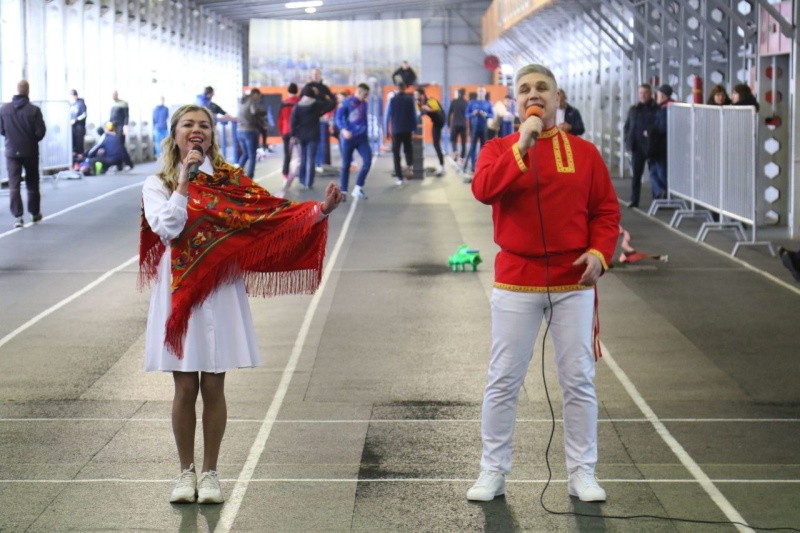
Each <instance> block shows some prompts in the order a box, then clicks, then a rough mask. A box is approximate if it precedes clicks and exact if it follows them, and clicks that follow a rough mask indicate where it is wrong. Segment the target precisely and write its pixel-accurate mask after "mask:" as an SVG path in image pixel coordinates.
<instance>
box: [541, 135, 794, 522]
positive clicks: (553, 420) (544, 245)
mask: <svg viewBox="0 0 800 533" xmlns="http://www.w3.org/2000/svg"><path fill="white" fill-rule="evenodd" d="M553 142H558V138H555V139H553ZM531 166H532V167H533V172H534V175H535V177H536V208H537V210H538V212H539V228H540V230H541V233H542V248H544V268H545V284H546V290H547V304H548V306H549V307H550V314H549V316H547V320H546V326H545V329H544V335H543V336H542V355H541V357H542V385H543V387H544V394H545V397H546V398H547V406H548V407H549V409H550V437H549V438H548V440H547V448H546V450H545V453H544V460H545V464H546V465H547V482H546V483H545V484H544V487H543V488H542V492H541V493H540V494H539V504H540V505H541V506H542V509H544V510H545V511H547V512H548V513H549V514H552V515H558V516H580V517H585V518H598V519H601V520H606V519H610V520H640V519H650V520H664V521H670V522H682V523H688V524H705V525H715V526H741V527H745V528H750V529H753V530H756V531H798V532H800V529H798V528H794V527H758V526H753V525H750V524H745V523H742V522H734V521H727V520H700V519H693V518H675V517H671V516H663V515H652V514H637V515H594V514H589V513H579V512H577V511H554V510H552V509H550V508H549V507H547V505H546V504H545V503H544V495H545V493H546V492H547V489H548V487H550V483H551V482H552V480H553V469H552V467H551V466H550V448H551V447H552V444H553V437H554V436H555V432H556V415H555V411H554V410H553V401H552V400H551V398H550V391H549V390H548V388H547V378H546V376H545V366H544V356H545V353H544V346H545V342H546V341H547V334H548V333H549V332H550V324H551V323H552V321H553V313H554V312H555V309H554V308H553V298H552V295H551V292H550V256H549V254H548V253H547V237H546V236H545V231H544V216H543V215H542V199H541V193H540V178H539V167H538V166H537V164H536V144H535V142H534V146H533V155H532V156H531ZM567 483H569V474H567Z"/></svg>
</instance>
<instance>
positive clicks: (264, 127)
mask: <svg viewBox="0 0 800 533" xmlns="http://www.w3.org/2000/svg"><path fill="white" fill-rule="evenodd" d="M264 102H265V99H264V98H262V99H261V102H260V103H259V105H260V106H261V107H262V108H263V109H264V113H266V116H267V118H266V120H265V121H264V122H262V123H261V129H260V130H259V133H260V135H261V147H260V148H258V147H257V148H256V153H257V154H258V156H259V157H258V159H259V160H260V159H261V158H263V157H266V156H267V153H272V147H271V146H270V144H269V130H270V128H274V127H275V117H274V116H272V107H271V106H269V105H264ZM256 144H258V143H257V142H256Z"/></svg>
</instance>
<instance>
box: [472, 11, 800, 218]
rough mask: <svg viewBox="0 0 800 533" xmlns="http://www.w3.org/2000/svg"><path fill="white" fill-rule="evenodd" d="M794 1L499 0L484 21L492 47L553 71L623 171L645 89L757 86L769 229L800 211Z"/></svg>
mask: <svg viewBox="0 0 800 533" xmlns="http://www.w3.org/2000/svg"><path fill="white" fill-rule="evenodd" d="M794 4H795V5H793V2H792V1H788V2H769V1H767V0H650V1H641V0H636V1H630V0H603V1H597V0H561V1H558V0H555V1H554V0H495V1H494V2H493V3H492V6H491V8H490V9H489V10H488V11H487V14H486V16H485V17H484V21H483V33H484V49H485V50H486V51H487V52H489V53H493V54H496V55H497V56H499V57H500V59H501V61H502V62H504V63H509V64H512V65H515V66H516V67H519V66H521V65H522V64H525V63H528V62H537V63H543V64H546V65H548V66H550V67H551V68H552V69H553V71H554V72H555V73H556V76H557V77H558V80H559V85H561V86H562V87H563V88H565V89H566V91H567V93H568V95H569V98H570V101H571V102H572V103H573V105H575V106H576V107H578V108H579V109H581V111H582V113H583V114H584V121H585V122H586V125H587V137H588V138H589V139H590V140H591V141H592V142H594V143H595V144H596V145H597V147H598V148H599V149H600V150H601V153H602V154H603V156H604V158H605V159H606V161H607V162H608V163H609V167H610V168H611V169H612V172H613V173H615V174H618V175H623V174H624V173H626V171H627V170H628V167H629V165H628V164H627V162H626V159H625V148H624V146H623V143H622V137H623V135H622V129H623V124H624V121H625V117H626V115H627V110H628V108H629V106H630V105H631V104H633V103H635V102H636V91H637V86H638V85H639V84H640V83H642V82H650V83H651V84H653V85H654V86H658V85H659V84H661V83H668V84H670V85H672V86H673V88H674V90H675V93H676V94H675V96H674V98H675V99H676V100H679V101H699V102H704V101H705V95H707V94H708V90H709V89H710V88H711V86H713V85H716V84H722V85H724V86H725V87H726V88H727V91H728V92H729V93H730V92H731V89H732V87H733V86H734V85H735V84H739V83H745V84H749V85H751V86H752V87H755V88H756V90H755V91H754V94H755V95H756V97H757V99H758V100H759V102H761V111H760V120H759V123H760V124H761V126H760V129H759V146H760V150H759V154H758V160H759V165H758V168H759V174H758V176H757V184H758V188H759V191H758V192H759V194H758V196H759V200H758V202H759V203H758V211H759V214H760V220H759V222H760V223H761V224H769V225H780V226H787V227H788V228H793V227H794V226H795V225H796V224H794V222H793V216H792V215H793V213H794V212H799V213H800V209H798V204H800V200H798V198H800V195H799V194H798V192H797V190H798V189H800V187H792V186H791V183H792V182H794V181H795V180H796V179H797V175H798V168H797V167H798V165H797V164H796V163H795V164H794V167H793V161H796V160H797V157H796V156H793V155H792V154H793V152H794V153H797V147H796V144H797V139H798V134H797V127H796V126H792V125H793V124H796V123H797V121H796V120H795V118H796V111H795V109H796V107H797V106H796V102H797V98H798V95H797V94H796V93H797V91H796V83H795V82H793V81H792V80H794V79H796V71H797V64H798V53H797V50H798V49H797V39H796V33H797V22H796V21H797V17H798V14H797V11H798V10H797V5H796V4H797V0H795V2H794ZM792 8H794V11H793V10H792ZM793 12H794V14H792V13H793ZM776 119H777V120H776ZM776 147H777V149H776ZM792 196H794V198H792Z"/></svg>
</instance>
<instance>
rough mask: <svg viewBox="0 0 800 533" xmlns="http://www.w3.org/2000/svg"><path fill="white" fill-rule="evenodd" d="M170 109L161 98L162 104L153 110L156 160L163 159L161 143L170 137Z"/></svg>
mask: <svg viewBox="0 0 800 533" xmlns="http://www.w3.org/2000/svg"><path fill="white" fill-rule="evenodd" d="M168 121H169V108H168V107H167V106H166V105H164V97H163V96H162V97H161V104H159V105H157V106H156V107H155V108H154V109H153V146H154V147H155V149H156V159H158V158H159V157H161V143H162V142H163V141H164V139H166V138H167V135H169V125H168Z"/></svg>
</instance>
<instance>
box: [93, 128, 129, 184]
mask: <svg viewBox="0 0 800 533" xmlns="http://www.w3.org/2000/svg"><path fill="white" fill-rule="evenodd" d="M115 129H116V127H115V126H114V124H113V123H111V122H109V123H108V124H106V129H105V130H103V128H97V134H98V135H99V136H100V139H99V140H98V141H97V143H96V144H95V145H94V146H92V148H91V150H89V152H88V153H87V154H86V158H87V161H86V163H87V168H88V169H89V172H93V171H95V169H96V163H100V165H101V166H100V171H99V172H97V174H105V173H106V172H107V171H108V169H109V168H111V167H112V166H116V167H117V170H122V168H123V165H124V164H125V160H126V159H127V158H128V157H129V156H128V152H127V151H126V150H125V147H124V146H122V139H120V137H119V135H118V134H117V132H116V131H115Z"/></svg>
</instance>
